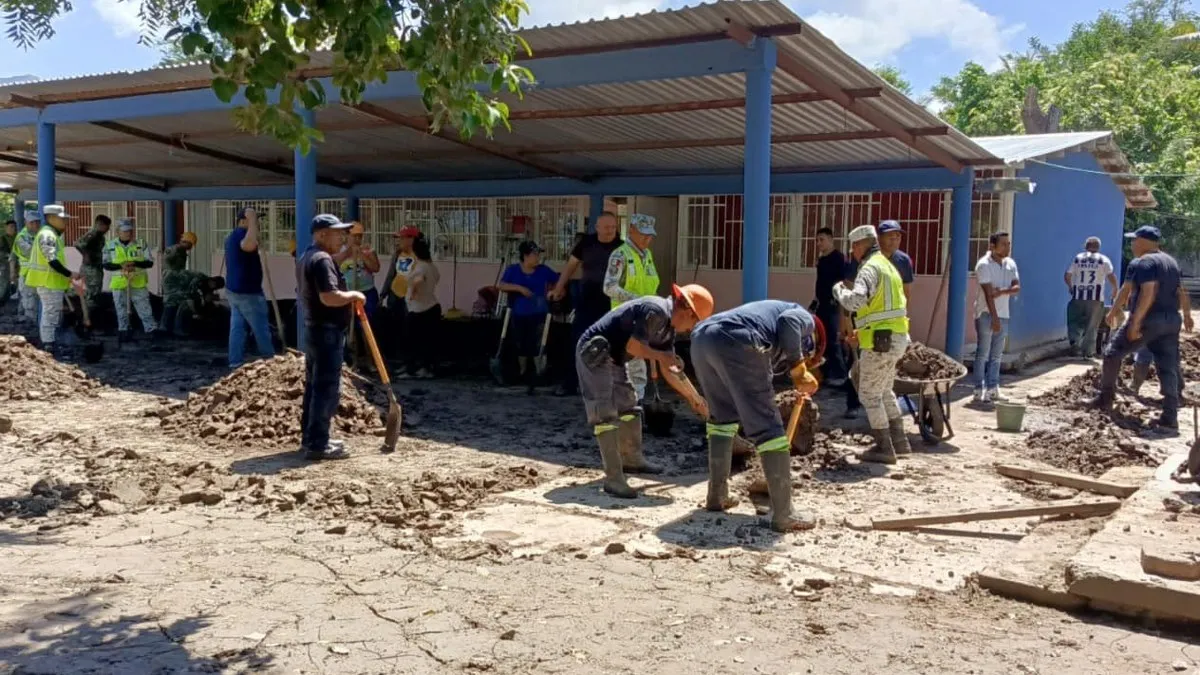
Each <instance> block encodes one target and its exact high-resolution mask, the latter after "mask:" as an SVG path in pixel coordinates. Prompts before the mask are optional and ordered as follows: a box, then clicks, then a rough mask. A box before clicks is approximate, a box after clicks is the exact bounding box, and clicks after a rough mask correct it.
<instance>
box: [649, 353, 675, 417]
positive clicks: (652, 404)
mask: <svg viewBox="0 0 1200 675" xmlns="http://www.w3.org/2000/svg"><path fill="white" fill-rule="evenodd" d="M649 368H650V383H649V385H648V386H647V389H646V391H647V393H648V394H650V400H649V402H647V403H646V405H645V409H646V428H647V429H648V430H649V431H650V433H651V434H653V435H655V436H670V435H671V427H673V426H675V408H674V407H672V406H671V404H670V403H667V402H666V401H664V400H662V396H661V395H660V394H659V391H658V363H657V362H655V361H650V362H649Z"/></svg>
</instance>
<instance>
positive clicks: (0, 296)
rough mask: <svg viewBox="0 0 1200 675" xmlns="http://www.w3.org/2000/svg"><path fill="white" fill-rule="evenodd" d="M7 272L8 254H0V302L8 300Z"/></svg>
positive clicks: (8, 280)
mask: <svg viewBox="0 0 1200 675" xmlns="http://www.w3.org/2000/svg"><path fill="white" fill-rule="evenodd" d="M9 272H10V270H9V262H8V254H7V253H0V302H4V301H6V300H8V288H9V283H10V282H11V281H12V279H10V278H9V276H8V275H9Z"/></svg>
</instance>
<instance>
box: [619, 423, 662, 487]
mask: <svg viewBox="0 0 1200 675" xmlns="http://www.w3.org/2000/svg"><path fill="white" fill-rule="evenodd" d="M617 429H618V431H617V433H618V434H619V438H620V448H621V465H622V467H623V468H624V469H625V471H628V472H629V473H644V474H650V475H655V474H660V473H662V472H663V469H662V467H661V466H658V465H657V464H651V463H650V462H648V461H646V455H644V454H643V453H642V416H641V415H634V416H633V419H629V420H626V419H623V420H621V423H620V426H619V427H618V428H617Z"/></svg>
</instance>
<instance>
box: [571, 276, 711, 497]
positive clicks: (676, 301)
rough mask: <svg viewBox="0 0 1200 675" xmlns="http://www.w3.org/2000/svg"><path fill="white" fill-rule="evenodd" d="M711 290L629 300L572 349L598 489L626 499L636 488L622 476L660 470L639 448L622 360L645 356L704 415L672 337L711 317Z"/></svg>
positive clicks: (637, 418) (638, 421)
mask: <svg viewBox="0 0 1200 675" xmlns="http://www.w3.org/2000/svg"><path fill="white" fill-rule="evenodd" d="M712 308H713V299H712V295H711V294H710V293H709V292H708V290H707V289H705V288H704V287H703V286H698V285H695V284H692V285H689V286H684V287H683V288H680V287H678V286H674V287H673V288H672V293H671V297H669V298H659V297H654V296H651V297H645V298H638V299H636V300H631V301H629V302H627V303H625V304H623V305H621V306H620V307H617V308H616V309H613V310H612V311H610V312H609V313H608V314H605V315H604V316H603V317H601V318H600V320H599V321H597V322H596V323H594V324H592V326H591V327H590V328H588V329H587V330H586V331H584V333H583V336H582V337H581V338H579V343H578V344H577V345H576V347H575V369H576V371H577V372H578V373H579V392H580V394H582V395H583V404H584V407H585V408H586V410H587V417H588V423H589V424H591V425H592V428H593V430H594V432H595V434H596V442H597V443H598V444H599V446H600V459H601V460H602V461H603V463H604V491H605V492H607V493H608V494H610V495H613V496H615V497H621V498H625V499H633V498H634V497H637V492H636V491H635V490H634V489H633V488H632V487H630V486H629V483H627V482H626V481H625V470H626V469H628V470H629V471H630V472H631V473H659V472H661V469H660V468H659V467H656V466H654V465H651V464H649V463H648V462H647V461H646V457H645V455H644V454H643V453H642V417H641V412H642V409H641V408H640V407H639V406H638V399H637V395H636V394H635V393H634V390H633V383H632V382H630V379H629V373H628V371H626V369H625V364H626V363H627V362H628V361H629V360H630V359H631V358H633V359H650V360H653V361H655V362H656V363H658V364H659V366H660V370H661V371H662V373H663V378H664V379H665V380H666V381H667V384H670V385H671V387H672V388H673V389H674V390H675V391H677V392H679V395H680V396H682V397H683V398H684V400H685V401H687V402H688V404H689V405H690V406H692V408H693V409H694V410H695V411H696V412H697V413H699V414H700V416H701V417H708V406H707V404H706V403H705V402H704V399H703V398H702V397H701V396H700V394H699V393H697V392H696V390H695V388H694V387H692V384H691V382H688V379H687V376H685V375H684V374H683V362H682V360H681V359H680V358H679V357H678V356H676V355H675V334H676V332H685V331H688V330H691V328H692V326H695V325H696V324H697V323H698V322H700V321H702V320H704V319H707V318H708V317H709V316H711V315H712Z"/></svg>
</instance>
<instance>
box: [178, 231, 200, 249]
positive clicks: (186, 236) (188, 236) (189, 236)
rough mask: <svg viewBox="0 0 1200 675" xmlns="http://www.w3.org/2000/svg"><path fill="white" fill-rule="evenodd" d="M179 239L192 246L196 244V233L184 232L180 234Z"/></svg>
mask: <svg viewBox="0 0 1200 675" xmlns="http://www.w3.org/2000/svg"><path fill="white" fill-rule="evenodd" d="M179 241H186V242H187V243H189V244H191V245H192V246H195V245H196V233H195V232H184V233H183V235H181V236H180V237H179Z"/></svg>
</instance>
